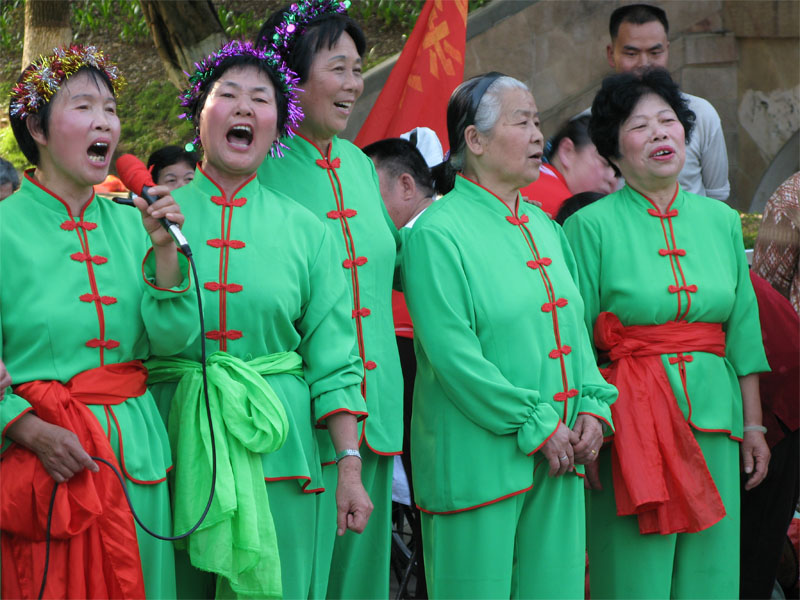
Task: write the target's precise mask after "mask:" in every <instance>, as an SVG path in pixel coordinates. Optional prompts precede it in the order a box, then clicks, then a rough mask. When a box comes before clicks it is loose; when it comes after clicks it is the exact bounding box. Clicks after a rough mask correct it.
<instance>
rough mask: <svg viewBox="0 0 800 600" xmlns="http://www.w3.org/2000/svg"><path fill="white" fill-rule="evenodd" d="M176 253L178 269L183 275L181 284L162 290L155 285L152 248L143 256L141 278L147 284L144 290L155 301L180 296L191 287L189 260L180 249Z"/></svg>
mask: <svg viewBox="0 0 800 600" xmlns="http://www.w3.org/2000/svg"><path fill="white" fill-rule="evenodd" d="M176 252H177V253H178V268H179V269H180V271H181V273H184V276H183V279H182V280H181V282H180V283H179V284H178V285H176V286H175V287H172V288H162V287H158V286H157V285H156V258H155V254H154V253H153V248H152V247H151V248H150V249H149V250H148V251H147V254H145V255H144V260H143V261H142V278H143V279H144V282H145V283H146V284H147V285H146V286H145V289H147V291H148V292H149V293H150V295H151V296H153V297H154V298H155V299H156V300H163V299H164V298H171V297H173V296H174V295H175V294H182V293H184V292H186V291H188V290H189V288H190V287H191V279H190V277H189V259H188V258H186V255H185V254H184V253H183V252H181V250H180V249H178V250H176Z"/></svg>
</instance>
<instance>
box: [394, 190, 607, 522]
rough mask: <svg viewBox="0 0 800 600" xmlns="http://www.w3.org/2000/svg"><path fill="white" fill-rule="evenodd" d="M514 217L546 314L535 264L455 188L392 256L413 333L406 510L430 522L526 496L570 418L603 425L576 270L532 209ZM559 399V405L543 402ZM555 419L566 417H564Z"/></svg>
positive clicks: (498, 218)
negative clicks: (536, 467) (549, 290)
mask: <svg viewBox="0 0 800 600" xmlns="http://www.w3.org/2000/svg"><path fill="white" fill-rule="evenodd" d="M518 210H519V213H518V214H519V216H520V217H522V216H525V217H527V218H528V219H529V221H528V223H527V227H528V229H529V230H530V232H531V234H532V236H533V243H534V244H535V245H536V247H537V248H538V249H539V252H540V253H541V256H542V257H548V258H550V259H551V261H552V263H551V264H550V265H549V266H547V267H546V273H547V277H548V278H549V281H550V282H551V283H552V286H553V288H554V289H555V294H556V297H557V298H563V299H565V300H566V301H567V304H565V305H564V306H562V307H560V308H558V309H557V323H558V332H559V335H560V339H561V344H562V345H568V346H569V347H570V349H571V350H570V352H569V353H568V354H566V355H565V356H564V372H563V373H562V368H561V364H560V361H559V360H558V359H553V358H551V357H550V356H549V354H550V352H551V351H552V350H554V349H555V347H556V337H555V335H556V334H555V327H554V318H553V313H552V311H551V312H545V311H543V310H542V306H543V304H544V303H547V302H548V297H547V295H546V292H545V287H544V284H543V278H542V275H541V271H540V270H539V269H532V268H531V267H529V266H528V262H529V261H531V260H532V259H534V256H533V254H532V252H531V249H530V248H529V245H528V243H527V242H526V237H524V236H523V233H522V232H521V231H520V228H519V227H518V226H516V225H513V224H512V223H510V222H509V221H508V219H507V217H511V216H512V214H511V212H510V210H509V209H508V207H507V206H506V205H505V204H503V203H502V201H501V200H499V199H498V198H497V197H496V196H494V195H492V194H491V193H490V192H488V191H486V190H484V189H483V188H481V187H479V186H478V185H476V184H474V183H472V182H470V181H468V180H467V179H464V178H462V177H458V178H457V181H456V185H455V189H454V190H453V191H452V192H450V193H449V194H447V195H446V196H444V197H443V198H441V199H440V200H438V201H436V202H434V203H433V205H431V207H430V208H428V209H427V210H426V211H425V212H424V213H423V214H422V216H421V217H420V218H419V220H418V221H417V222H416V223H415V224H414V227H413V228H412V229H411V232H410V233H409V234H408V237H407V240H406V243H405V247H404V254H403V279H404V285H405V291H406V301H407V302H408V308H409V311H410V313H411V318H412V320H413V321H414V348H415V352H416V356H417V377H416V382H415V387H414V412H413V416H412V422H411V459H412V464H413V469H414V494H415V500H416V502H417V504H418V505H419V506H420V507H421V508H423V509H425V510H428V511H431V512H445V511H452V510H460V509H465V508H469V507H473V506H476V505H479V504H482V503H485V502H489V501H492V500H495V499H497V498H499V497H501V496H505V495H508V494H511V493H514V492H518V491H520V490H523V489H526V488H528V487H530V485H531V482H532V478H533V463H534V456H531V454H532V453H534V452H536V451H537V450H538V449H539V448H540V447H541V445H542V444H543V443H544V442H545V441H546V440H547V438H548V437H549V436H550V435H551V434H552V433H553V432H554V431H555V429H556V427H557V426H558V423H559V419H562V420H563V421H564V422H565V424H566V425H567V426H568V427H572V426H573V425H574V424H575V420H576V419H577V417H578V415H579V414H580V413H590V414H593V415H595V416H597V417H600V418H601V419H603V420H605V421H606V422H607V423H610V422H611V409H610V406H609V405H610V404H611V403H612V402H613V401H614V399H615V398H616V389H615V388H614V387H613V386H611V385H609V384H608V383H606V382H605V381H604V380H603V378H602V376H601V375H600V373H599V371H598V370H597V366H596V365H595V361H594V355H593V353H592V349H591V346H590V343H589V336H588V334H587V332H586V327H585V325H584V323H583V302H582V301H581V297H580V294H579V293H578V288H577V285H576V283H575V280H574V277H575V274H576V267H575V261H574V259H573V256H572V252H571V251H570V249H569V245H568V244H567V241H566V238H565V237H564V235H563V233H562V232H561V228H560V227H559V226H558V225H557V224H556V223H554V222H553V221H551V220H550V219H549V218H548V217H547V215H546V214H545V213H544V212H542V211H541V210H539V209H538V208H536V207H534V206H532V205H530V204H527V203H525V202H520V203H519V209H518ZM564 375H566V378H567V383H568V386H569V388H570V389H574V390H577V391H578V395H577V396H574V397H572V398H569V399H568V400H567V401H566V402H562V401H558V400H556V399H555V398H554V396H555V395H556V394H557V393H561V392H562V391H563V390H564V381H563V376H564ZM565 413H566V414H565ZM579 468H580V467H579Z"/></svg>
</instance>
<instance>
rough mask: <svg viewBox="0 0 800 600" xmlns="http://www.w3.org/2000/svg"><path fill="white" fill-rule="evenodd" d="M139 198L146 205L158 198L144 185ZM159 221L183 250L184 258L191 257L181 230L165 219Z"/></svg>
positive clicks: (187, 243)
mask: <svg viewBox="0 0 800 600" xmlns="http://www.w3.org/2000/svg"><path fill="white" fill-rule="evenodd" d="M139 196H140V197H142V198H144V200H145V202H147V203H148V204H153V203H154V202H155V201H156V200H158V198H156V197H155V196H152V195H151V194H150V188H149V187H147V186H146V185H145V186H142V193H141V194H139ZM159 221H160V222H161V225H163V227H164V229H166V230H167V231H168V232H169V233H170V235H171V236H172V237H173V239H174V240H175V243H176V244H178V246H179V247H180V249H181V250H183V253H184V254H185V255H186V256H191V255H192V249H191V248H190V247H189V242H187V241H186V238H185V237H183V233H181V228H180V227H179V226H178V224H177V223H173V222H172V221H170V220H169V219H167V218H166V217H162V218H160V219H159Z"/></svg>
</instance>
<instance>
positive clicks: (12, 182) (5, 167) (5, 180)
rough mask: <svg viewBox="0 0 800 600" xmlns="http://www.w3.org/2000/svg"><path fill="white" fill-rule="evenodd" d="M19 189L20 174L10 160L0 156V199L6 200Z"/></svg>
mask: <svg viewBox="0 0 800 600" xmlns="http://www.w3.org/2000/svg"><path fill="white" fill-rule="evenodd" d="M18 189H19V175H18V174H17V170H16V169H15V168H14V165H12V164H11V163H10V162H8V161H7V160H6V159H4V158H2V157H0V200H5V199H6V198H8V197H9V196H10V195H11V194H13V193H14V192H16V191H17V190H18Z"/></svg>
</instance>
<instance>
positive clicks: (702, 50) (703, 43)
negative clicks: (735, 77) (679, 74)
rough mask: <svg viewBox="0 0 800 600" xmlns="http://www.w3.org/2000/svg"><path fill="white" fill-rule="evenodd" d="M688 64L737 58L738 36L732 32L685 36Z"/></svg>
mask: <svg viewBox="0 0 800 600" xmlns="http://www.w3.org/2000/svg"><path fill="white" fill-rule="evenodd" d="M684 43H685V45H686V50H685V52H684V62H685V63H686V64H687V65H702V64H714V63H726V62H733V61H735V60H736V58H737V57H736V37H735V36H734V35H733V34H732V33H727V34H725V33H716V34H715V33H711V34H692V35H687V36H685V38H684Z"/></svg>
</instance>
